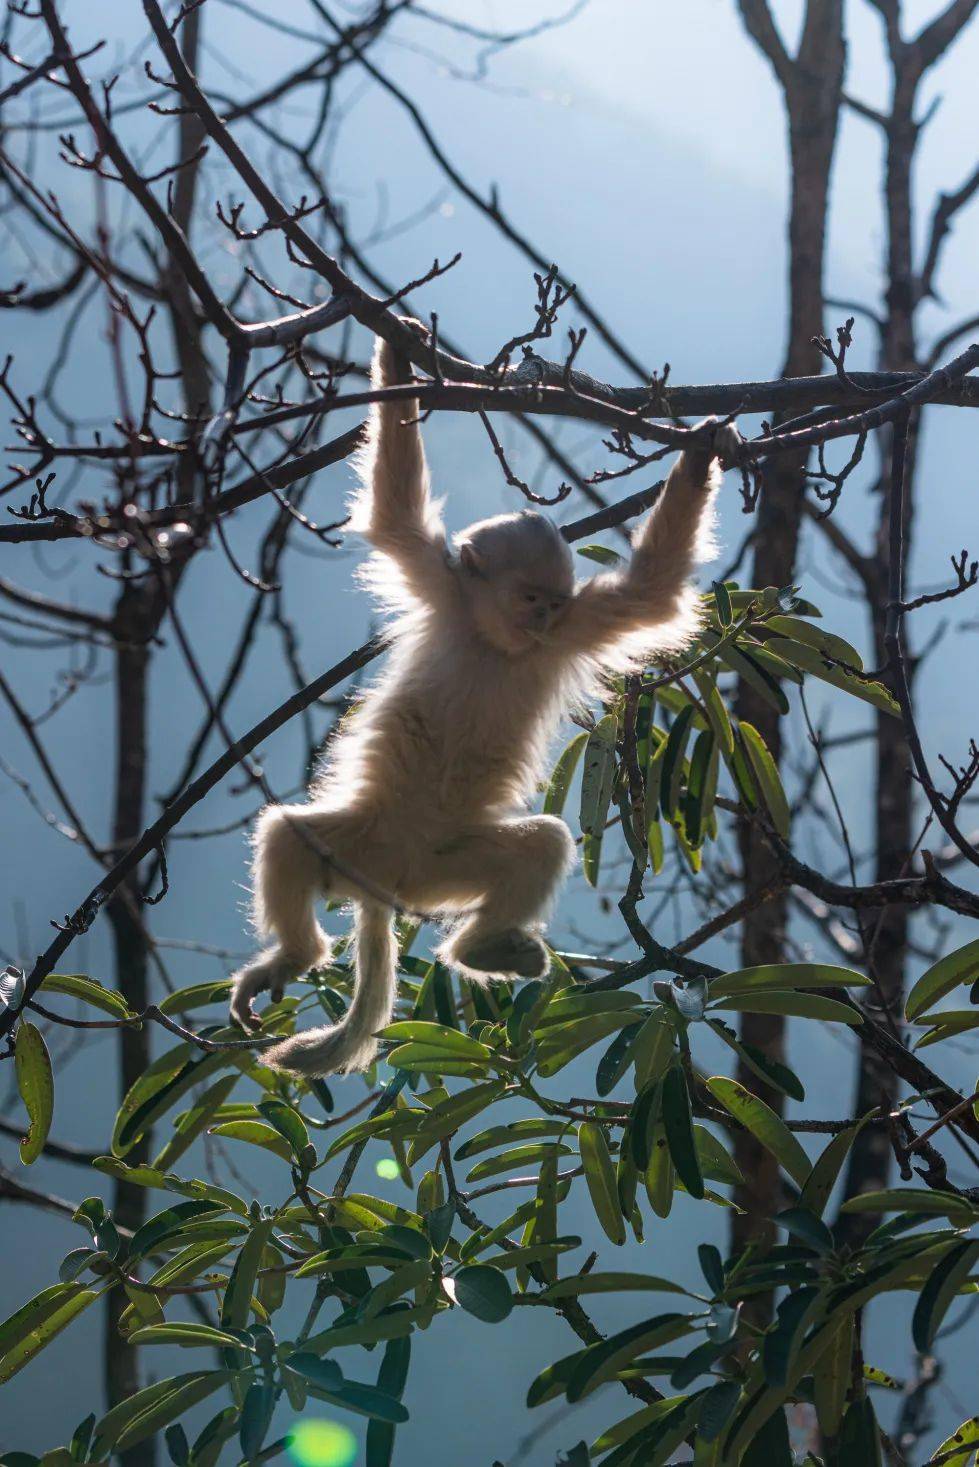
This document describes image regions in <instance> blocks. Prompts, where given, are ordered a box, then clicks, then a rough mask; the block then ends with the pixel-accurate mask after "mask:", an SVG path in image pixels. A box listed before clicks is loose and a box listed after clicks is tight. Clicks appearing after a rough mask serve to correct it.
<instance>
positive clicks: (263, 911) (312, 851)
mask: <svg viewBox="0 0 979 1467" xmlns="http://www.w3.org/2000/svg"><path fill="white" fill-rule="evenodd" d="M336 820H337V817H336V816H329V815H325V814H321V813H320V812H318V811H317V810H316V808H315V806H312V807H302V806H300V807H284V806H277V805H272V806H270V807H269V808H268V809H267V810H265V811H263V813H262V815H261V817H260V818H259V822H258V825H257V828H256V831H255V857H254V861H253V876H254V883H255V925H256V926H257V928H258V930H259V932H260V933H261V935H262V936H263V937H272V938H274V939H275V943H274V945H273V946H271V947H268V948H266V949H265V950H264V951H263V952H261V953H259V954H258V956H257V957H256V958H254V959H253V960H252V961H251V962H250V963H247V964H246V965H245V967H243V968H242V969H240V970H239V972H237V973H236V974H235V975H234V978H233V979H232V984H233V987H232V997H231V1017H232V1018H233V1019H234V1020H236V1022H237V1023H239V1024H240V1025H241V1026H242V1027H243V1028H246V1029H257V1028H258V1027H259V1025H260V1023H261V1020H260V1019H259V1018H258V1016H257V1015H256V1013H255V1011H254V1009H253V1008H252V999H253V998H254V997H255V996H256V994H258V993H261V992H262V991H263V990H264V989H266V988H267V989H269V990H270V992H271V996H272V1000H273V1002H278V1000H279V999H280V998H281V997H282V991H283V988H284V986H285V984H286V983H288V982H289V981H290V980H291V979H293V978H298V977H299V975H300V973H305V972H306V971H307V970H308V969H309V968H312V967H313V966H314V965H316V964H317V963H325V962H328V961H329V957H330V941H329V938H328V937H327V935H326V933H325V932H324V931H323V929H322V928H321V927H320V925H319V923H318V922H317V920H316V913H315V907H314V903H315V901H316V899H317V897H319V896H322V895H323V894H324V892H325V889H326V864H325V862H324V860H323V857H322V856H321V855H320V854H319V850H318V847H321V846H323V847H328V846H329V843H330V838H331V835H333V834H334V832H333V831H332V829H331V824H332V823H335V822H336ZM304 831H305V832H307V833H308V836H309V838H308V839H304V835H303V832H304Z"/></svg>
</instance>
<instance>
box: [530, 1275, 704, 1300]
mask: <svg viewBox="0 0 979 1467" xmlns="http://www.w3.org/2000/svg"><path fill="white" fill-rule="evenodd" d="M646 1292H648V1293H652V1294H686V1293H687V1292H688V1291H687V1290H686V1289H684V1288H682V1287H681V1286H680V1284H676V1283H674V1282H673V1280H672V1279H664V1278H659V1277H657V1275H656V1274H646V1273H579V1274H573V1275H572V1276H571V1277H570V1278H566V1279H558V1281H557V1283H556V1284H551V1285H550V1286H549V1287H548V1288H546V1289H545V1290H544V1292H543V1293H542V1295H541V1298H542V1299H571V1298H577V1297H578V1295H580V1294H622V1293H646Z"/></svg>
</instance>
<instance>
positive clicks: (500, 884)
mask: <svg viewBox="0 0 979 1467" xmlns="http://www.w3.org/2000/svg"><path fill="white" fill-rule="evenodd" d="M574 858H575V846H574V841H573V840H572V838H571V832H570V831H569V830H568V827H567V826H566V825H565V824H564V822H563V820H556V819H555V818H554V817H553V816H550V815H536V816H530V817H528V818H527V819H525V820H508V821H504V822H502V823H501V824H499V825H490V826H486V827H480V828H477V829H475V830H472V831H469V832H466V833H465V835H463V836H461V837H460V838H459V839H458V841H453V842H452V843H451V846H450V847H449V849H448V850H447V851H446V852H445V854H444V857H443V859H445V860H448V861H450V862H452V863H453V865H454V870H455V876H456V879H457V880H458V881H459V883H460V885H461V886H465V885H466V884H467V883H468V884H469V885H470V887H472V886H476V887H478V889H479V896H478V898H477V904H476V907H475V910H474V911H472V912H470V913H469V914H468V915H467V916H466V917H465V918H463V920H462V922H461V923H460V925H459V926H458V927H457V928H456V929H455V930H454V931H453V932H452V933H451V935H450V936H449V938H448V940H447V941H446V942H445V943H444V944H443V947H442V949H441V953H440V956H441V957H442V958H443V959H444V960H445V961H446V962H447V963H449V964H451V965H452V966H453V967H456V968H461V969H463V970H464V971H467V972H469V973H470V975H471V976H472V977H475V978H481V977H483V976H485V975H487V974H494V975H501V976H506V975H510V976H513V977H519V978H536V977H538V976H539V975H540V974H541V973H543V972H544V971H545V969H546V967H547V953H546V950H545V948H544V945H543V943H542V942H541V939H540V936H539V933H540V929H541V927H542V926H543V922H544V918H545V916H546V913H547V909H548V908H549V907H550V905H551V903H552V902H553V900H554V897H555V896H556V894H557V890H558V887H559V886H560V884H561V881H562V880H563V878H564V876H565V875H566V874H567V872H568V870H569V869H570V867H571V865H572V864H573V862H574Z"/></svg>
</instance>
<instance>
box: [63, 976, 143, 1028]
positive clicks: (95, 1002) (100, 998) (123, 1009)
mask: <svg viewBox="0 0 979 1467" xmlns="http://www.w3.org/2000/svg"><path fill="white" fill-rule="evenodd" d="M40 991H41V993H63V994H64V995H65V997H66V998H77V999H81V1001H82V1002H83V1003H87V1004H90V1005H91V1006H92V1008H93V1009H98V1010H99V1012H100V1013H103V1014H108V1015H109V1016H110V1017H111V1018H113V1019H131V1018H132V1017H133V1011H132V1009H131V1008H130V1007H129V1004H128V1003H127V1002H126V1000H125V999H124V998H123V996H122V994H121V993H116V992H115V991H114V990H113V989H111V988H104V987H103V986H102V984H101V983H99V982H98V981H97V980H96V979H95V978H88V977H86V976H85V974H84V973H49V974H48V976H47V977H46V978H45V979H44V980H43V982H42V983H41V989H40Z"/></svg>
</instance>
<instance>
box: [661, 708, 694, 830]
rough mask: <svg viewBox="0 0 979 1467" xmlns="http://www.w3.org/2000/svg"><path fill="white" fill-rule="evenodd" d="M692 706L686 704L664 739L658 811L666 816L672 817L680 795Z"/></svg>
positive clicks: (692, 711)
mask: <svg viewBox="0 0 979 1467" xmlns="http://www.w3.org/2000/svg"><path fill="white" fill-rule="evenodd" d="M693 716H694V706H693V704H692V703H687V704H685V705H684V707H683V708H681V709H680V712H679V713H678V714H677V716H676V718H674V720H673V725H672V727H671V728H670V732H669V734H668V736H667V739H666V748H665V749H664V751H663V772H662V775H661V777H660V794H659V803H660V809H661V810H662V811H663V814H664V815H666V816H671V815H673V813H674V811H675V810H676V802H677V798H678V796H679V793H680V781H681V778H682V775H683V757H684V750H685V749H686V746H687V738H688V736H689V733H690V725H691V723H692V722H693Z"/></svg>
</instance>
